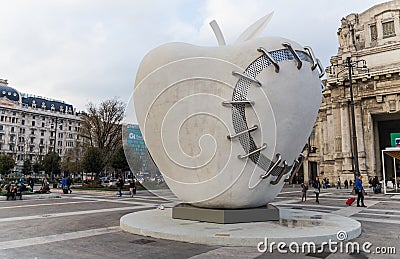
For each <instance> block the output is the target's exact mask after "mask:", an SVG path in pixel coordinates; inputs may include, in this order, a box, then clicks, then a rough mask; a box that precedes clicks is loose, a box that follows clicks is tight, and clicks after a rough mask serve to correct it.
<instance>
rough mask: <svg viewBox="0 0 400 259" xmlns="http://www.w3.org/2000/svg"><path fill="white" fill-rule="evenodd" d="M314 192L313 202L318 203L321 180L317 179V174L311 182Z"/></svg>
mask: <svg viewBox="0 0 400 259" xmlns="http://www.w3.org/2000/svg"><path fill="white" fill-rule="evenodd" d="M313 187H314V193H315V202H316V203H318V204H319V199H318V198H319V193H320V192H321V182H320V181H319V178H318V176H317V177H315V181H314V183H313Z"/></svg>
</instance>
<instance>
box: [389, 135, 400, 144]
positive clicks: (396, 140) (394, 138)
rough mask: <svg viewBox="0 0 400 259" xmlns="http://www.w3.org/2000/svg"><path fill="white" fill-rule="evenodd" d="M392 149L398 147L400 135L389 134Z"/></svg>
mask: <svg viewBox="0 0 400 259" xmlns="http://www.w3.org/2000/svg"><path fill="white" fill-rule="evenodd" d="M390 142H391V143H392V147H400V133H390Z"/></svg>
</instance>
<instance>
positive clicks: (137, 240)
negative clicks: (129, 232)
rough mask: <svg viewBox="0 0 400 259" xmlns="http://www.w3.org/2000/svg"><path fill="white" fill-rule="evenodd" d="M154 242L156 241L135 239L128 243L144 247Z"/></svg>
mask: <svg viewBox="0 0 400 259" xmlns="http://www.w3.org/2000/svg"><path fill="white" fill-rule="evenodd" d="M154 242H156V241H154V240H149V239H136V240H132V241H129V243H132V244H137V245H145V244H149V243H154Z"/></svg>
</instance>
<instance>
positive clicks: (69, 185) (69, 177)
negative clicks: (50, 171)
mask: <svg viewBox="0 0 400 259" xmlns="http://www.w3.org/2000/svg"><path fill="white" fill-rule="evenodd" d="M71 184H72V178H71V176H68V178H67V189H68V191H69V193H72V190H71Z"/></svg>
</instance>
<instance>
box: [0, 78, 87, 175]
mask: <svg viewBox="0 0 400 259" xmlns="http://www.w3.org/2000/svg"><path fill="white" fill-rule="evenodd" d="M81 122H82V120H81V118H80V116H79V114H77V113H76V112H75V110H74V108H73V106H72V105H70V104H67V103H65V102H62V101H57V100H52V99H49V98H45V97H38V96H33V95H29V94H23V93H20V92H18V91H17V90H16V89H14V88H12V87H10V86H8V82H7V80H4V79H0V153H3V154H4V153H5V154H10V155H12V156H13V157H14V159H15V160H16V162H17V165H16V168H15V171H20V170H21V168H22V165H23V161H24V160H25V159H29V160H30V161H31V162H32V163H33V162H36V161H40V160H42V158H43V156H44V155H46V154H47V153H48V152H51V151H55V152H57V153H58V154H59V155H60V157H61V158H63V157H65V156H68V155H71V156H74V155H76V154H75V153H76V150H77V147H79V146H80V145H81V143H82V138H80V136H79V132H80V127H81ZM0 173H1V172H0Z"/></svg>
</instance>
